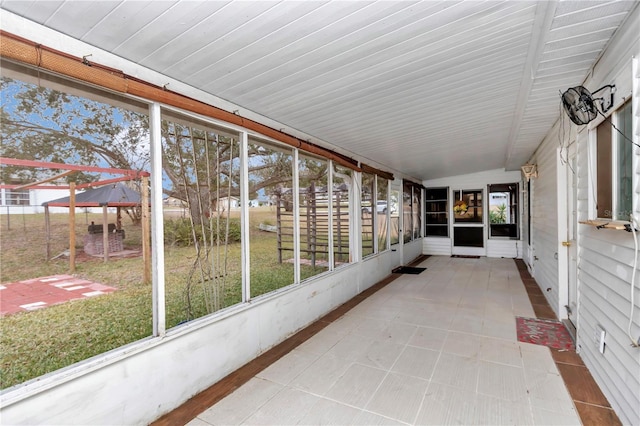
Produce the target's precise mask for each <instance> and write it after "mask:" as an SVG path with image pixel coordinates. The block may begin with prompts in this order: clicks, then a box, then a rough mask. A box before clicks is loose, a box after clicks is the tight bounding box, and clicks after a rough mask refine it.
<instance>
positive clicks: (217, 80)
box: [0, 1, 637, 179]
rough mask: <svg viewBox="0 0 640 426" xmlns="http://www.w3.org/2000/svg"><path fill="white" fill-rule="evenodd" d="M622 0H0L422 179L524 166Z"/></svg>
mask: <svg viewBox="0 0 640 426" xmlns="http://www.w3.org/2000/svg"><path fill="white" fill-rule="evenodd" d="M636 5H637V2H634V1H614V2H610V1H595V2H591V1H589V2H587V1H563V2H537V1H486V2H480V1H466V2H458V1H443V2H434V1H427V2H411V1H384V2H370V1H337V2H318V1H304V2H299V1H282V2H272V1H257V2H244V1H243V2H219V1H202V2H200V1H177V2H176V1H119V2H115V1H97V2H89V1H87V2H78V1H48V2H41V1H2V2H1V3H0V7H2V8H3V9H6V10H8V11H11V12H13V13H15V14H17V15H21V16H24V17H26V18H27V19H30V20H33V21H35V22H37V23H40V24H42V25H44V26H46V27H50V28H52V29H55V30H57V31H60V32H62V33H64V34H67V35H70V36H72V37H75V38H77V39H80V40H82V41H84V42H86V43H89V44H91V45H94V46H97V47H100V48H102V49H105V50H107V51H110V52H113V53H114V54H117V55H119V56H121V57H123V58H126V59H129V60H131V61H133V62H136V63H139V64H141V65H143V66H145V67H148V68H150V69H153V70H155V71H158V72H161V73H163V74H165V75H167V76H170V77H172V78H174V79H177V80H179V81H182V82H184V83H187V84H189V85H192V86H194V87H197V88H200V89H202V90H205V91H207V92H209V93H211V94H213V95H216V96H218V97H221V98H224V99H226V100H228V101H230V102H233V103H235V104H237V105H240V106H242V107H244V108H246V109H249V110H252V111H254V112H257V113H259V114H262V115H264V116H267V117H269V118H271V119H274V120H277V121H279V122H281V123H283V124H284V125H287V126H290V127H292V128H295V129H298V130H300V131H303V132H305V133H307V134H309V135H312V136H315V137H317V138H320V139H322V140H324V141H327V142H329V143H331V144H333V145H336V146H339V147H343V148H344V149H346V150H348V151H351V152H353V153H357V154H358V155H360V156H362V157H364V158H367V159H369V160H372V161H373V162H377V163H379V164H380V165H386V166H389V167H393V168H395V169H397V170H400V171H402V172H404V173H406V174H408V175H410V176H414V177H417V178H420V179H431V178H437V177H443V176H448V175H456V174H461V173H470V172H475V171H481V170H489V169H495V168H502V167H506V168H507V169H517V168H519V167H520V165H521V164H523V163H524V162H525V161H526V160H527V159H528V158H529V156H530V155H531V154H532V152H533V151H534V150H535V148H536V147H537V146H538V145H539V143H540V142H541V140H542V138H543V137H544V135H545V134H546V133H547V131H548V130H549V128H550V127H551V126H552V125H553V123H554V121H555V120H556V119H557V116H558V104H559V96H558V91H559V90H564V89H566V88H568V87H570V86H575V85H577V84H580V83H581V82H582V81H583V80H584V79H585V77H586V76H587V73H588V72H589V69H590V68H591V66H592V65H593V63H594V62H595V61H596V60H597V59H598V58H599V55H600V54H601V52H602V50H603V49H604V48H605V46H606V45H607V43H608V42H609V40H610V38H611V36H612V35H613V34H614V32H615V31H616V29H617V28H618V27H619V25H620V24H621V23H622V22H623V21H624V19H625V17H626V16H627V15H628V13H629V12H630V11H631V10H632V9H633V8H634V7H635V6H636Z"/></svg>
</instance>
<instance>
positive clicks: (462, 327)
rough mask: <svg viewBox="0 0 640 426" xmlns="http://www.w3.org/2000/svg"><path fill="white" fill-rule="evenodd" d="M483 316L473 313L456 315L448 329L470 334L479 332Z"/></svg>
mask: <svg viewBox="0 0 640 426" xmlns="http://www.w3.org/2000/svg"><path fill="white" fill-rule="evenodd" d="M483 321H484V320H483V318H482V317H478V316H475V315H456V316H455V317H454V318H453V320H452V321H451V323H450V324H449V330H452V331H459V332H463V333H470V334H481V332H482V328H483Z"/></svg>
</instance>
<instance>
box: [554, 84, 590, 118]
mask: <svg viewBox="0 0 640 426" xmlns="http://www.w3.org/2000/svg"><path fill="white" fill-rule="evenodd" d="M562 104H563V105H564V110H565V111H566V112H567V115H568V116H569V118H570V119H571V121H573V122H574V123H575V124H578V125H582V124H587V123H589V122H591V121H592V120H593V119H594V118H596V116H597V115H598V111H597V110H596V106H595V104H594V103H593V97H592V96H591V93H589V91H588V90H587V89H586V88H584V87H583V86H576V87H571V88H570V89H568V90H567V91H566V92H564V93H563V94H562Z"/></svg>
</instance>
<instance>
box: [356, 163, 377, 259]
mask: <svg viewBox="0 0 640 426" xmlns="http://www.w3.org/2000/svg"><path fill="white" fill-rule="evenodd" d="M375 180H376V175H374V174H370V173H362V190H361V192H360V194H361V200H360V218H361V223H362V225H361V226H362V231H361V233H360V234H361V236H362V257H366V256H369V255H371V254H373V253H374V251H375V250H374V239H375V233H374V230H375V222H376V216H377V215H378V206H377V204H376V197H375Z"/></svg>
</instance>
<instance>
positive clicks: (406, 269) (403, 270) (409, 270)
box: [391, 266, 427, 275]
mask: <svg viewBox="0 0 640 426" xmlns="http://www.w3.org/2000/svg"><path fill="white" fill-rule="evenodd" d="M425 269H427V268H415V267H413V266H398V267H397V268H395V269H394V270H393V271H391V272H393V273H394V274H414V275H418V274H419V273H421V272H422V271H424V270H425Z"/></svg>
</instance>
